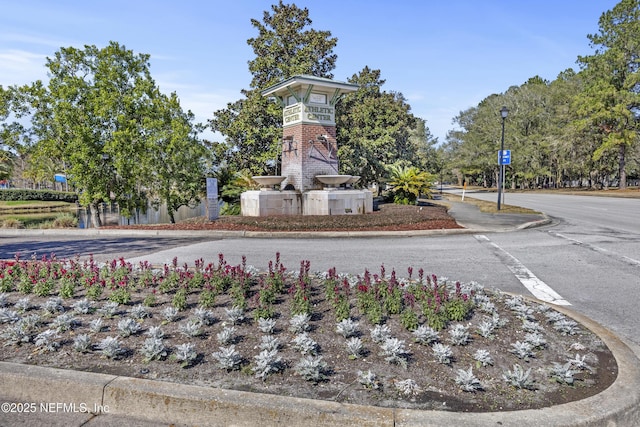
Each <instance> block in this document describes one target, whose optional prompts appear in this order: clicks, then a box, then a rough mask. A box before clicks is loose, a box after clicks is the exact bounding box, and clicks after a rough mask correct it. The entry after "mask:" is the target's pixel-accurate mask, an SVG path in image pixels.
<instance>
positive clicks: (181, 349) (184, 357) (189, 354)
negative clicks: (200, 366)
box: [172, 343, 198, 368]
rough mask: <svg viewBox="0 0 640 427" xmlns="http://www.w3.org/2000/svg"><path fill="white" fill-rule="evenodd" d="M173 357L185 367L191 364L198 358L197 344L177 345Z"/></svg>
mask: <svg viewBox="0 0 640 427" xmlns="http://www.w3.org/2000/svg"><path fill="white" fill-rule="evenodd" d="M172 358H173V359H175V360H177V361H178V362H181V366H182V367H183V368H187V367H189V366H191V364H192V363H193V362H195V360H196V359H197V358H198V353H197V352H196V346H195V345H194V344H192V343H185V344H180V345H177V346H176V351H175V353H174V354H173V355H172Z"/></svg>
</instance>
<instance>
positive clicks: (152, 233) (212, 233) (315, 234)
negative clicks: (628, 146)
mask: <svg viewBox="0 0 640 427" xmlns="http://www.w3.org/2000/svg"><path fill="white" fill-rule="evenodd" d="M479 231H483V230H478V229H469V228H443V229H437V230H400V231H246V230H238V231H232V230H140V229H93V228H90V229H81V230H77V229H42V230H40V229H33V230H31V229H28V230H25V229H13V228H9V229H0V237H39V236H69V237H72V236H73V237H100V236H105V237H106V236H120V237H212V238H225V237H231V238H242V237H247V238H273V237H277V238H292V239H298V238H319V239H322V238H331V237H403V236H406V237H417V236H441V235H451V234H471V233H476V232H479Z"/></svg>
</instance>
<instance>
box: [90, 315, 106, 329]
mask: <svg viewBox="0 0 640 427" xmlns="http://www.w3.org/2000/svg"><path fill="white" fill-rule="evenodd" d="M102 328H103V321H102V318H101V317H98V318H95V319H93V320H92V321H91V322H89V330H90V331H91V332H95V333H98V332H100V331H102Z"/></svg>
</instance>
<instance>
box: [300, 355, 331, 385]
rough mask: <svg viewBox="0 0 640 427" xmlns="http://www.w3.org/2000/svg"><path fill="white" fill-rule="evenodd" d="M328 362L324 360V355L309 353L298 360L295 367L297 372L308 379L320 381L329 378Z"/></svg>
mask: <svg viewBox="0 0 640 427" xmlns="http://www.w3.org/2000/svg"><path fill="white" fill-rule="evenodd" d="M326 369H327V364H326V362H325V361H324V360H322V356H311V355H308V356H306V357H304V358H302V359H300V360H299V361H298V363H296V365H295V367H294V371H295V372H296V374H298V375H300V376H301V377H302V378H304V379H305V380H307V381H311V382H313V383H318V382H320V381H323V380H325V379H326V378H327V375H326Z"/></svg>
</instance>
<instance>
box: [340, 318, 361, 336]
mask: <svg viewBox="0 0 640 427" xmlns="http://www.w3.org/2000/svg"><path fill="white" fill-rule="evenodd" d="M336 332H337V333H339V334H340V335H342V336H343V337H345V338H349V337H353V336H355V335H357V334H358V322H354V321H353V320H351V319H343V320H342V321H340V322H339V323H338V325H337V326H336Z"/></svg>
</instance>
